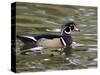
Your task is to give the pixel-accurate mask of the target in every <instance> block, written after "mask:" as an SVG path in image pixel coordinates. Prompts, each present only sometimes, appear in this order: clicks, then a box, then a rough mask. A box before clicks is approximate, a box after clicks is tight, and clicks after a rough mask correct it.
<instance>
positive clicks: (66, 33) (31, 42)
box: [17, 21, 79, 49]
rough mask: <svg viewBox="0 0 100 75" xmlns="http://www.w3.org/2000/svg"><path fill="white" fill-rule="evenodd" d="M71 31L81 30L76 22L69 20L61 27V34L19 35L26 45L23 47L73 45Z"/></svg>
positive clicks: (18, 37)
mask: <svg viewBox="0 0 100 75" xmlns="http://www.w3.org/2000/svg"><path fill="white" fill-rule="evenodd" d="M71 31H79V29H78V28H77V26H76V23H75V22H72V21H71V22H68V23H66V24H65V25H63V26H62V28H61V35H53V34H40V35H17V39H19V40H21V41H22V42H23V43H24V45H23V46H22V47H21V49H32V48H35V47H39V46H41V47H51V48H53V47H55V48H61V47H71V44H72V42H73V40H72V37H71Z"/></svg>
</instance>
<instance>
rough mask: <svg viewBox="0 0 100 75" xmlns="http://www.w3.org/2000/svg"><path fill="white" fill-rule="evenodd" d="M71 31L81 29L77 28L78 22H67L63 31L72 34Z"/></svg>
mask: <svg viewBox="0 0 100 75" xmlns="http://www.w3.org/2000/svg"><path fill="white" fill-rule="evenodd" d="M71 31H80V30H79V29H78V28H77V24H76V23H75V22H73V21H71V22H68V23H67V24H65V25H63V26H62V31H61V33H63V32H65V33H66V34H70V33H71Z"/></svg>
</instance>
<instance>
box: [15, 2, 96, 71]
mask: <svg viewBox="0 0 100 75" xmlns="http://www.w3.org/2000/svg"><path fill="white" fill-rule="evenodd" d="M70 20H74V21H75V22H76V23H77V25H78V27H79V28H80V30H81V31H80V32H72V34H71V35H72V37H73V41H75V42H77V43H79V44H82V46H78V47H76V48H74V49H71V50H70V56H69V57H67V58H65V57H63V56H62V55H60V53H59V52H57V51H56V50H57V49H56V48H54V49H51V48H47V49H44V50H43V52H44V53H43V54H35V53H34V52H28V53H27V52H26V54H25V51H28V50H17V49H18V47H17V49H16V69H17V72H38V71H48V70H71V69H88V68H96V67H97V8H96V7H82V6H67V5H59V6H58V5H48V4H33V3H17V6H16V33H17V35H22V34H27V35H28V34H42V33H45V34H46V33H51V32H47V31H46V29H50V30H52V29H60V28H61V26H62V25H64V24H65V23H67V22H68V21H70ZM51 34H58V35H60V33H51ZM19 44H20V43H18V44H17V45H19ZM52 50H55V51H53V52H52ZM51 54H54V56H51Z"/></svg>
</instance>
